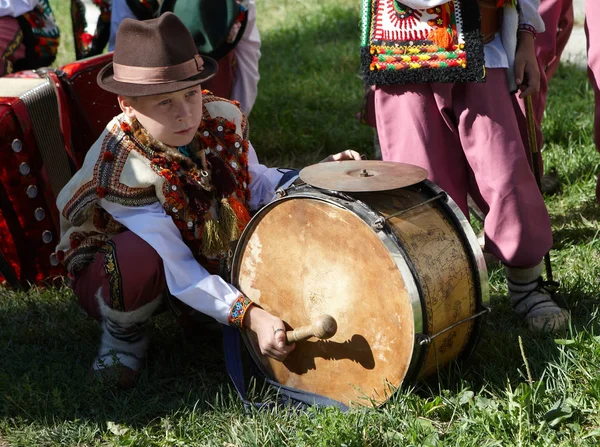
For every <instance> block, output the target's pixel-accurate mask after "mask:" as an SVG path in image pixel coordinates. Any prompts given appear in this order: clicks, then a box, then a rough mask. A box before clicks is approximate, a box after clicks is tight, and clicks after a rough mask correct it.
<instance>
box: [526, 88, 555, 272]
mask: <svg viewBox="0 0 600 447" xmlns="http://www.w3.org/2000/svg"><path fill="white" fill-rule="evenodd" d="M525 116H526V119H527V137H528V140H529V151H530V152H531V158H532V160H531V169H532V170H533V175H534V176H535V181H536V182H537V185H538V188H539V190H540V194H541V193H542V176H541V174H540V152H539V150H538V144H537V136H536V131H535V119H534V117H533V102H532V100H531V95H529V96H527V97H526V98H525ZM544 265H545V267H546V280H547V281H549V282H552V281H554V278H553V275H552V264H551V263H550V253H549V252H548V253H546V254H545V255H544Z"/></svg>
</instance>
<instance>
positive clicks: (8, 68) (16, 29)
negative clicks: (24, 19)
mask: <svg viewBox="0 0 600 447" xmlns="http://www.w3.org/2000/svg"><path fill="white" fill-rule="evenodd" d="M23 58H25V45H23V33H22V32H21V27H20V25H19V22H17V19H15V18H14V17H0V76H4V75H5V74H9V73H12V72H13V64H14V63H15V62H16V61H18V60H19V59H23Z"/></svg>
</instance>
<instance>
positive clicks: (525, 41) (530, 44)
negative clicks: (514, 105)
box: [515, 31, 540, 98]
mask: <svg viewBox="0 0 600 447" xmlns="http://www.w3.org/2000/svg"><path fill="white" fill-rule="evenodd" d="M534 42H535V40H534V37H533V35H532V34H531V33H528V32H526V31H521V32H519V45H518V46H517V54H516V58H515V82H516V83H517V86H518V87H519V89H520V90H521V94H520V95H519V97H520V98H525V97H526V96H529V95H537V93H538V92H539V91H540V68H539V66H538V62H537V58H536V57H535V45H534Z"/></svg>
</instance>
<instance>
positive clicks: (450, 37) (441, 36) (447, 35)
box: [427, 28, 456, 49]
mask: <svg viewBox="0 0 600 447" xmlns="http://www.w3.org/2000/svg"><path fill="white" fill-rule="evenodd" d="M455 37H456V34H455V33H454V31H453V30H452V28H438V29H434V30H431V32H430V33H429V35H428V36H427V39H429V40H431V41H432V42H433V43H434V44H436V45H437V46H438V47H440V48H447V49H448V48H452V44H453V43H454V38H455Z"/></svg>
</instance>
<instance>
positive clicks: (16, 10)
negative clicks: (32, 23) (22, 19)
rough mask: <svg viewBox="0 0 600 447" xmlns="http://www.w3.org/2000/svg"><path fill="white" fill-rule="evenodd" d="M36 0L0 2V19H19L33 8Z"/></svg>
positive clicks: (2, 0) (3, 0)
mask: <svg viewBox="0 0 600 447" xmlns="http://www.w3.org/2000/svg"><path fill="white" fill-rule="evenodd" d="M36 4H37V0H0V17H19V16H22V15H23V14H25V13H26V12H29V11H31V10H32V9H33V8H35V5H36Z"/></svg>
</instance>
